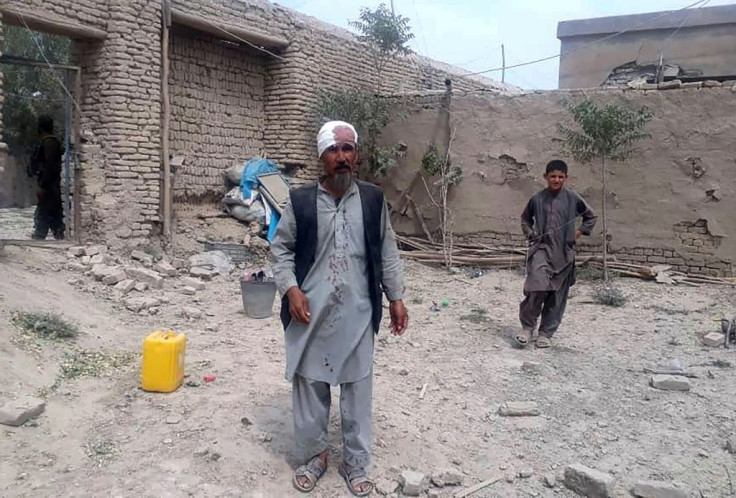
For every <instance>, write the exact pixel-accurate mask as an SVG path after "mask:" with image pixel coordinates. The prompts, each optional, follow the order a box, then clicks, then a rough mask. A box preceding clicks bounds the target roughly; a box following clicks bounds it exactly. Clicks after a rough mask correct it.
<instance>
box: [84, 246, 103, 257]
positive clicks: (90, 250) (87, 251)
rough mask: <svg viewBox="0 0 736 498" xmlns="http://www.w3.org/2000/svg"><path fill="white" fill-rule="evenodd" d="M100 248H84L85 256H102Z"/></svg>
mask: <svg viewBox="0 0 736 498" xmlns="http://www.w3.org/2000/svg"><path fill="white" fill-rule="evenodd" d="M100 252H101V251H100V247H99V246H89V247H85V248H84V254H85V256H96V255H98V254H100Z"/></svg>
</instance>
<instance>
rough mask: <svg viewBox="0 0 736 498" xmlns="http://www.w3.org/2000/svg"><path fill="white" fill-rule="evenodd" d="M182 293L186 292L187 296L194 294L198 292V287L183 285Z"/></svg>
mask: <svg viewBox="0 0 736 498" xmlns="http://www.w3.org/2000/svg"><path fill="white" fill-rule="evenodd" d="M181 293H182V294H184V295H185V296H193V295H195V294H196V293H197V289H195V288H194V287H189V286H186V287H182V289H181Z"/></svg>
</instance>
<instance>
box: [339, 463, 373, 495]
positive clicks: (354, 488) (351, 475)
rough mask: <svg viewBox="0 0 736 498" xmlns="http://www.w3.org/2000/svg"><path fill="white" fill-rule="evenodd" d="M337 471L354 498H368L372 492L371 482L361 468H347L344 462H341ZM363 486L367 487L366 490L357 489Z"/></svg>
mask: <svg viewBox="0 0 736 498" xmlns="http://www.w3.org/2000/svg"><path fill="white" fill-rule="evenodd" d="M337 471H338V472H339V473H340V475H341V476H342V478H343V479H345V484H347V486H348V490H350V492H351V493H352V494H353V495H354V496H368V495H369V494H371V493H372V492H373V487H374V486H373V481H371V480H370V479H368V475H367V474H366V472H365V469H364V468H363V467H349V466H348V465H346V464H345V462H343V463H341V464H340V467H338V469H337ZM365 484H367V485H368V486H367V488H365V489H363V490H362V491H359V490H358V488H359V487H361V485H365Z"/></svg>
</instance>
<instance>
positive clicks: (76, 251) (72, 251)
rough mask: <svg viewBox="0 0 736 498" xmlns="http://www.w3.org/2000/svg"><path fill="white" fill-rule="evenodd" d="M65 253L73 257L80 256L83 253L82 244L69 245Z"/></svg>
mask: <svg viewBox="0 0 736 498" xmlns="http://www.w3.org/2000/svg"><path fill="white" fill-rule="evenodd" d="M67 253H68V254H69V255H70V256H73V257H75V258H80V257H82V256H84V255H85V252H84V247H83V246H74V247H70V248H69V250H68V251H67Z"/></svg>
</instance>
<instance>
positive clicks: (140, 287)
mask: <svg viewBox="0 0 736 498" xmlns="http://www.w3.org/2000/svg"><path fill="white" fill-rule="evenodd" d="M134 282H135V281H134ZM135 290H137V291H138V292H146V291H147V290H148V284H147V283H145V282H135Z"/></svg>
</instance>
